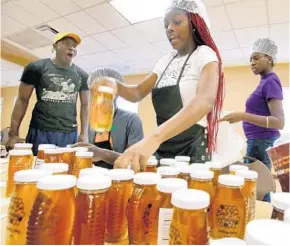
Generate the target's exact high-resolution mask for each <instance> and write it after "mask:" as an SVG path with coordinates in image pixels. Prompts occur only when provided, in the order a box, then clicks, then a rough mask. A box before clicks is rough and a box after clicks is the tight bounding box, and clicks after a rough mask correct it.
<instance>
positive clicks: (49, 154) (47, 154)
mask: <svg viewBox="0 0 290 246" xmlns="http://www.w3.org/2000/svg"><path fill="white" fill-rule="evenodd" d="M61 155H62V151H61V149H45V150H44V163H60V162H61Z"/></svg>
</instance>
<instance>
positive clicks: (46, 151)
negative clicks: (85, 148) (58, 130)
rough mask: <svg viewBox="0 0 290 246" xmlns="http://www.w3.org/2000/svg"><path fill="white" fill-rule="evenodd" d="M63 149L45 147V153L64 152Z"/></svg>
mask: <svg viewBox="0 0 290 246" xmlns="http://www.w3.org/2000/svg"><path fill="white" fill-rule="evenodd" d="M62 153H63V152H62V150H61V149H44V154H51V155H53V154H62Z"/></svg>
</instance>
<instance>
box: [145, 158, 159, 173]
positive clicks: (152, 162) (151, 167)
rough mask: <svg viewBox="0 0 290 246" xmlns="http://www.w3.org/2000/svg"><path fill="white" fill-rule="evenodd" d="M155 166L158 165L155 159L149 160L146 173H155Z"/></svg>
mask: <svg viewBox="0 0 290 246" xmlns="http://www.w3.org/2000/svg"><path fill="white" fill-rule="evenodd" d="M157 164H158V161H157V160H156V159H153V158H150V159H149V160H148V161H147V165H146V172H149V173H156V172H157Z"/></svg>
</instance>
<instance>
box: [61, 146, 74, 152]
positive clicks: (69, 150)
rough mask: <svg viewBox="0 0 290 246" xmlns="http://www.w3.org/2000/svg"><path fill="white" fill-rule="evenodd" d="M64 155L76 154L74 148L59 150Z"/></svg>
mask: <svg viewBox="0 0 290 246" xmlns="http://www.w3.org/2000/svg"><path fill="white" fill-rule="evenodd" d="M58 149H59V150H60V151H61V152H62V153H72V152H74V149H73V148H68V147H66V148H58Z"/></svg>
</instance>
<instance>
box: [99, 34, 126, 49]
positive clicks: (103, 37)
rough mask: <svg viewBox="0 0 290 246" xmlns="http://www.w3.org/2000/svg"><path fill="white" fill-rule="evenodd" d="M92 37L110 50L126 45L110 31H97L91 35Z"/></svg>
mask: <svg viewBox="0 0 290 246" xmlns="http://www.w3.org/2000/svg"><path fill="white" fill-rule="evenodd" d="M93 38H94V39H96V40H97V41H98V42H99V43H100V44H102V45H104V46H105V47H107V48H108V49H110V50H114V49H119V48H125V47H126V45H125V44H124V43H123V42H122V41H121V40H120V39H118V38H117V37H116V36H114V35H113V34H112V33H111V32H103V33H99V34H96V35H93Z"/></svg>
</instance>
